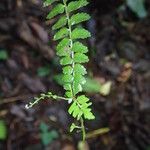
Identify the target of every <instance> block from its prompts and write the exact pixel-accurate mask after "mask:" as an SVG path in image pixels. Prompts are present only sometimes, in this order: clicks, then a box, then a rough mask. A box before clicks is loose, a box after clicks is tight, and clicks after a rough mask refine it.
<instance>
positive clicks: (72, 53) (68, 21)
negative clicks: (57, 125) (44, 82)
mask: <svg viewBox="0 0 150 150" xmlns="http://www.w3.org/2000/svg"><path fill="white" fill-rule="evenodd" d="M63 3H64V6H65V13H66V17H67V24H68V30H69V40H70V52H71V58H72V59H74V52H73V51H72V50H71V49H72V46H73V40H72V29H71V22H70V16H69V12H68V9H67V4H66V0H63ZM74 65H75V63H74V61H73V62H72V69H73V73H72V75H73V77H74ZM73 86H74V83H73V82H72V85H71V91H72V95H73V97H72V100H74V99H76V98H75V94H74V92H73ZM77 104H78V105H79V107H80V104H79V103H78V102H77ZM80 122H81V130H82V140H83V141H85V135H86V133H85V126H84V121H83V118H81V119H80Z"/></svg>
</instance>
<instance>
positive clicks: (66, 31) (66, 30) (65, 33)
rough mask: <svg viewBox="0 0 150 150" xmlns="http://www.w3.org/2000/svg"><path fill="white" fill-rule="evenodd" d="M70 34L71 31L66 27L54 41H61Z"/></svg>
mask: <svg viewBox="0 0 150 150" xmlns="http://www.w3.org/2000/svg"><path fill="white" fill-rule="evenodd" d="M68 34H69V31H68V29H67V28H66V27H64V28H62V29H60V30H59V31H58V32H57V33H56V34H55V35H54V40H55V41H56V40H59V39H62V38H64V37H66V36H67V35H68Z"/></svg>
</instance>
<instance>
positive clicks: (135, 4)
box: [126, 0, 147, 18]
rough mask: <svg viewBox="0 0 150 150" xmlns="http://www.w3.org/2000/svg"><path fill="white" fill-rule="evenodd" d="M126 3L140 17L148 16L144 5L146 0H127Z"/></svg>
mask: <svg viewBox="0 0 150 150" xmlns="http://www.w3.org/2000/svg"><path fill="white" fill-rule="evenodd" d="M126 3H127V5H128V7H129V8H130V9H131V10H132V11H133V12H134V13H135V14H136V15H137V16H138V17H139V18H144V17H146V16H147V11H146V8H145V5H144V4H145V0H126Z"/></svg>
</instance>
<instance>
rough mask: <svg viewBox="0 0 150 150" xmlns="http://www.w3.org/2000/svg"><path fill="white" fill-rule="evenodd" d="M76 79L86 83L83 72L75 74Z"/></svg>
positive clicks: (78, 81)
mask: <svg viewBox="0 0 150 150" xmlns="http://www.w3.org/2000/svg"><path fill="white" fill-rule="evenodd" d="M74 81H75V82H77V83H80V84H85V82H86V80H85V78H84V77H83V76H82V75H81V74H75V75H74Z"/></svg>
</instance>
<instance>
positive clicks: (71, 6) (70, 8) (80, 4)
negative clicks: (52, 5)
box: [68, 0, 88, 12]
mask: <svg viewBox="0 0 150 150" xmlns="http://www.w3.org/2000/svg"><path fill="white" fill-rule="evenodd" d="M87 4H88V2H87V1H86V0H78V1H73V2H70V3H69V4H68V12H72V11H74V10H77V9H79V8H81V7H84V6H86V5H87Z"/></svg>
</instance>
